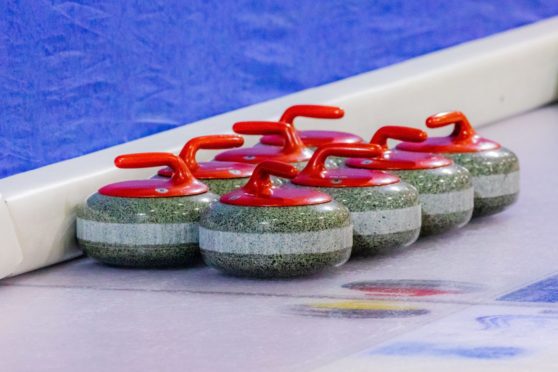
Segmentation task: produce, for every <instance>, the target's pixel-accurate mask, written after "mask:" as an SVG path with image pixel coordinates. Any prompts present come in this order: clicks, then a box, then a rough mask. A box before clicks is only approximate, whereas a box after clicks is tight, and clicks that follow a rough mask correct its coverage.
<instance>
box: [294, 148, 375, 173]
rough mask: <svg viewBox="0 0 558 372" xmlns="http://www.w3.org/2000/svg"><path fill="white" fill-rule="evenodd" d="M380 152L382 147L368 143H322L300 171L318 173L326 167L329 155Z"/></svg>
mask: <svg viewBox="0 0 558 372" xmlns="http://www.w3.org/2000/svg"><path fill="white" fill-rule="evenodd" d="M382 152H383V149H382V147H380V146H378V145H375V144H369V143H363V144H360V143H359V144H351V145H338V144H330V145H324V146H321V147H320V148H318V149H317V150H316V152H315V153H314V155H312V158H311V159H310V160H309V161H308V164H306V167H305V168H304V170H303V171H302V172H303V173H306V174H308V175H316V176H317V175H319V174H320V173H321V172H323V171H324V170H325V169H326V167H325V161H326V159H327V158H328V157H329V156H340V157H344V158H373V157H375V156H380V155H382Z"/></svg>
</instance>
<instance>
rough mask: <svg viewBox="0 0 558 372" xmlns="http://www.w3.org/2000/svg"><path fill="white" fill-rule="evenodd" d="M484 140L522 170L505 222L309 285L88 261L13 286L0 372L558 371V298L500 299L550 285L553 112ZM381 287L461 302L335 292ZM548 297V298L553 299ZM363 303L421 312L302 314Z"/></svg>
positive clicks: (4, 308) (556, 206) (556, 119)
mask: <svg viewBox="0 0 558 372" xmlns="http://www.w3.org/2000/svg"><path fill="white" fill-rule="evenodd" d="M481 134H482V135H484V136H486V137H489V138H492V139H494V140H497V141H499V142H501V143H503V144H505V145H506V146H507V147H509V148H511V149H512V150H514V151H515V152H516V153H517V154H518V156H519V158H520V161H521V195H520V199H519V202H518V203H517V204H516V205H514V206H513V207H511V208H510V209H509V210H507V211H505V212H503V213H501V214H499V215H496V216H493V217H489V218H485V219H479V220H474V221H473V222H471V223H470V224H469V225H468V226H466V227H465V228H463V229H461V230H459V231H455V232H453V233H449V234H446V235H443V236H438V237H432V238H428V239H421V240H419V241H418V242H417V243H415V244H414V245H412V246H411V247H409V248H408V249H407V250H406V251H404V252H401V253H399V254H394V255H391V256H386V257H382V258H377V259H361V260H356V261H350V262H349V263H347V264H346V265H345V266H343V267H341V268H339V269H337V270H334V271H331V272H328V273H324V274H323V275H319V276H315V277H311V278H306V279H297V280H277V281H259V280H248V279H238V278H233V277H227V276H224V275H222V274H220V273H218V272H217V271H215V270H212V269H209V268H206V267H203V266H202V265H199V266H197V267H195V268H190V269H182V270H152V271H148V270H132V269H118V268H113V267H107V266H103V265H101V264H97V263H95V262H94V261H92V260H90V259H79V260H74V261H70V262H68V263H66V264H61V265H58V266H55V267H52V268H47V269H43V270H40V271H36V272H34V273H30V274H26V275H22V276H20V277H16V278H11V279H7V280H4V281H2V282H0V291H1V293H0V299H1V300H0V314H1V318H0V330H1V331H0V371H31V370H33V371H37V370H38V371H50V370H53V371H54V370H56V371H60V370H79V371H107V370H111V371H140V370H141V371H143V370H151V371H174V370H181V371H184V370H196V371H199V370H210V371H225V370H227V371H228V370H259V371H261V370H265V371H275V370H289V371H291V370H309V369H315V368H317V369H324V370H335V371H337V370H356V369H360V370H372V369H373V370H376V371H399V370H405V371H425V370H428V371H460V370H466V371H485V370H486V371H500V370H501V371H511V370H513V371H523V370H524V371H556V370H558V353H556V348H557V345H558V302H556V303H554V302H547V303H545V302H507V301H498V300H497V299H498V298H499V297H501V296H503V295H505V294H507V293H510V292H513V291H515V290H517V289H519V288H523V287H525V286H527V285H529V284H531V283H534V282H538V281H540V280H543V279H545V278H547V277H549V276H552V275H556V274H557V273H558V218H557V213H558V193H557V187H558V166H557V164H556V161H557V160H558V155H557V152H556V149H557V146H556V145H557V142H558V105H557V106H551V107H546V108H543V109H540V110H537V111H534V112H531V113H528V114H525V115H522V116H519V117H515V118H512V119H509V120H506V121H504V122H500V123H496V124H494V125H490V126H487V127H483V128H482V129H481ZM386 279H389V280H403V279H406V280H439V281H441V283H442V284H443V285H450V287H451V286H452V282H464V283H469V284H470V285H471V290H469V291H464V292H463V293H457V294H442V295H431V296H421V297H412V298H411V297H404V296H399V297H388V296H383V297H382V296H377V295H376V296H368V295H366V294H365V293H363V292H359V291H356V290H351V289H348V288H343V287H342V285H344V284H346V283H350V282H355V281H373V280H386ZM547 290H549V291H550V293H549V298H552V297H554V298H555V299H558V287H555V288H553V289H552V288H550V289H547ZM361 300H364V301H370V303H371V304H373V305H374V306H380V307H381V306H392V307H396V308H397V307H402V308H410V309H414V310H421V311H422V312H423V314H421V315H416V316H409V317H400V318H397V317H390V316H388V317H385V318H383V319H378V318H362V319H355V318H352V319H351V318H342V317H318V316H310V315H303V314H301V313H300V312H297V311H296V309H297V307H298V306H300V305H312V304H314V305H315V304H330V303H336V302H339V303H341V304H345V305H347V304H348V305H351V301H361ZM394 313H395V314H396V313H398V312H397V309H396V310H395V312H394Z"/></svg>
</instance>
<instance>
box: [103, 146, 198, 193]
mask: <svg viewBox="0 0 558 372" xmlns="http://www.w3.org/2000/svg"><path fill="white" fill-rule="evenodd" d="M114 164H115V165H116V166H117V167H118V168H151V167H160V166H167V167H170V168H171V169H172V177H171V179H170V182H172V183H173V184H175V185H182V184H186V183H189V182H192V180H193V179H194V176H193V175H192V173H191V172H190V170H189V169H188V167H187V166H186V163H184V161H182V159H180V158H179V157H178V156H176V155H174V154H171V153H168V152H144V153H138V154H126V155H120V156H117V157H116V158H115V159H114Z"/></svg>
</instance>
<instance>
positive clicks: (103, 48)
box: [0, 0, 558, 177]
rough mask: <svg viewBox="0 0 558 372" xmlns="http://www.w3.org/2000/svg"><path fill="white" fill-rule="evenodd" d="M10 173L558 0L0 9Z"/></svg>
mask: <svg viewBox="0 0 558 372" xmlns="http://www.w3.org/2000/svg"><path fill="white" fill-rule="evenodd" d="M0 10H1V14H2V16H1V17H2V18H1V21H0V113H1V116H2V117H1V120H0V149H1V150H0V177H5V176H7V175H11V174H15V173H18V172H22V171H25V170H29V169H33V168H36V167H40V166H43V165H46V164H49V163H53V162H56V161H60V160H63V159H68V158H71V157H75V156H79V155H82V154H85V153H88V152H92V151H95V150H99V149H102V148H105V147H108V146H111V145H115V144H118V143H122V142H125V141H129V140H132V139H135V138H138V137H142V136H146V135H149V134H152V133H156V132H159V131H163V130H166V129H169V128H173V127H175V126H178V125H181V124H183V123H187V122H192V121H195V120H197V119H201V118H205V117H209V116H212V115H215V114H218V113H222V112H225V111H228V110H231V109H235V108H238V107H241V106H245V105H249V104H252V103H255V102H259V101H263V100H268V99H270V98H274V97H278V96H281V95H285V94H288V93H291V92H295V91H298V90H301V89H305V88H309V87H314V86H317V85H321V84H325V83H328V82H331V81H335V80H338V79H342V78H345V77H348V76H351V75H355V74H358V73H361V72H365V71H369V70H373V69H376V68H379V67H382V66H386V65H389V64H393V63H396V62H399V61H402V60H405V59H408V58H412V57H415V56H419V55H422V54H425V53H428V52H431V51H434V50H438V49H441V48H445V47H448V46H452V45H456V44H459V43H462V42H465V41H468V40H472V39H476V38H480V37H483V36H486V35H490V34H493V33H496V32H499V31H503V30H506V29H510V28H514V27H518V26H521V25H524V24H527V23H530V22H534V21H537V20H539V19H542V18H545V17H550V16H553V15H556V14H558V1H556V0H540V1H533V0H515V1H505V0H494V1H445V2H440V1H434V0H422V1H419V0H417V1H410V0H407V1H405V0H381V1H347V0H345V1H315V0H309V1H304V0H303V1H301V0H282V1H227V0H220V1H207V0H204V1H201V0H189V1H181V0H165V1H162V0H151V1H139V0H137V1H124V0H122V1H117V0H114V1H108V0H95V1H45V0H22V1H10V0H5V1H2V2H1V4H0Z"/></svg>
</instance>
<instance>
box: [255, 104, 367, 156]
mask: <svg viewBox="0 0 558 372" xmlns="http://www.w3.org/2000/svg"><path fill="white" fill-rule="evenodd" d="M343 116H345V112H344V111H343V109H341V108H340V107H335V106H322V105H295V106H291V107H289V108H288V109H286V110H285V112H284V113H283V115H282V116H281V119H279V121H280V122H283V123H287V124H289V125H291V126H292V127H294V120H295V119H296V118H297V117H306V118H314V119H340V118H342V117H343ZM296 132H297V134H298V135H299V136H300V139H301V140H302V143H304V145H306V146H307V147H309V148H310V149H311V150H312V151H315V150H316V149H317V148H318V147H321V146H323V145H329V144H334V143H335V144H353V143H363V142H364V140H363V139H362V138H361V137H359V136H357V135H355V134H351V133H347V132H338V131H330V130H297V131H296ZM284 142H285V140H284V139H283V137H281V136H278V135H274V134H268V135H265V136H262V137H261V138H260V143H262V144H264V145H271V146H282V145H283V144H284ZM329 160H333V161H334V162H335V164H336V165H339V164H341V163H342V162H343V160H344V159H341V158H334V157H331V158H330V159H329Z"/></svg>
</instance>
